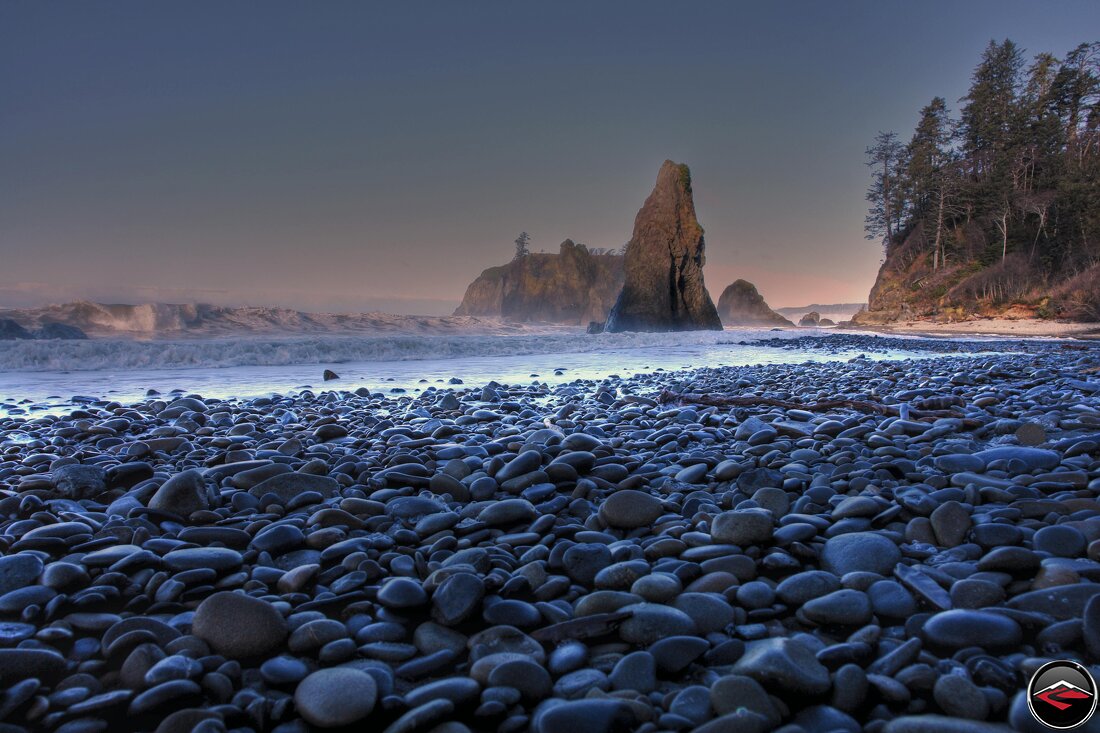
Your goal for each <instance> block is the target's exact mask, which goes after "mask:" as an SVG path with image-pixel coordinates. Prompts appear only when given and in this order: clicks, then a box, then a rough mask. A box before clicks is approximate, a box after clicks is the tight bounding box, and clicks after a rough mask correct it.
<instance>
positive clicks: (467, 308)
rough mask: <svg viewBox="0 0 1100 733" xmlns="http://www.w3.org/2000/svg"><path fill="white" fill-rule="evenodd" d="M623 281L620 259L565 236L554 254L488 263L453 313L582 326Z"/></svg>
mask: <svg viewBox="0 0 1100 733" xmlns="http://www.w3.org/2000/svg"><path fill="white" fill-rule="evenodd" d="M622 284H623V258H622V257H621V256H619V255H611V254H605V255H594V254H592V253H591V252H589V251H588V248H587V247H585V246H584V245H577V244H574V243H573V241H572V240H569V239H567V240H565V241H564V242H562V244H561V248H560V250H559V251H558V253H557V254H539V253H532V254H529V255H527V256H525V257H520V258H517V259H515V260H512V261H511V262H509V263H508V264H507V265H501V266H499V267H490V268H489V269H488V270H485V271H484V272H482V273H481V275H480V276H478V278H477V279H476V280H474V281H473V282H472V283H470V286H469V287H468V288H466V294H465V296H463V298H462V304H461V305H459V306H458V309H457V310H455V315H456V316H483V317H490V318H504V319H506V320H509V321H547V322H552V323H570V324H573V323H575V324H579V325H585V324H588V323H589V322H590V321H603V320H604V319H605V318H607V313H608V311H610V310H611V306H612V304H613V303H614V302H615V297H616V295H618V293H619V290H620V288H621V287H622Z"/></svg>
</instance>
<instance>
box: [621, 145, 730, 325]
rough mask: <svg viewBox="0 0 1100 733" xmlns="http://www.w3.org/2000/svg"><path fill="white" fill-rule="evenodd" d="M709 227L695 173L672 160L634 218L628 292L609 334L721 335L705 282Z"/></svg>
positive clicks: (627, 263) (627, 262)
mask: <svg viewBox="0 0 1100 733" xmlns="http://www.w3.org/2000/svg"><path fill="white" fill-rule="evenodd" d="M704 249H705V244H704V242H703V228H702V227H701V226H700V225H699V221H698V220H697V219H696V218H695V202H694V200H693V199H692V194H691V172H690V171H689V170H688V167H687V166H686V165H678V164H676V163H673V162H672V161H671V160H666V161H665V162H664V164H663V165H662V166H661V170H660V172H659V173H658V174H657V184H656V186H654V188H653V193H651V194H650V195H649V198H647V199H646V201H645V204H644V205H643V206H642V208H641V210H640V211H639V212H638V216H637V217H636V218H635V219H634V235H633V236H632V237H631V239H630V243H629V244H627V248H626V256H625V263H624V267H625V270H626V276H625V279H624V282H623V289H622V292H621V293H619V297H618V299H617V300H616V301H615V307H614V308H612V310H611V315H610V316H609V317H608V319H607V330H608V331H694V330H704V329H710V330H721V329H722V321H721V320H720V319H719V318H718V311H717V310H715V308H714V302H713V301H711V299H710V295H709V294H708V293H707V289H706V286H705V285H704V283H703V265H704V263H705V262H706V256H705V254H704Z"/></svg>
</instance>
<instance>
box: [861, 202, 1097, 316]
mask: <svg viewBox="0 0 1100 733" xmlns="http://www.w3.org/2000/svg"><path fill="white" fill-rule="evenodd" d="M987 224H988V222H984V221H980V220H975V221H971V222H969V223H965V224H964V223H960V224H958V225H957V226H953V227H952V228H951V229H950V232H949V241H950V242H951V245H952V249H951V251H950V252H951V254H950V256H949V257H947V260H946V263H941V262H936V261H935V258H934V257H933V251H932V250H931V249H930V248H929V246H928V241H930V240H931V238H932V237H931V234H930V231H929V230H930V229H931V227H930V226H929V224H928V222H926V221H923V220H918V221H917V222H916V223H915V225H914V226H913V227H912V229H911V230H910V231H908V232H907V233H906V235H905V237H904V239H902V240H900V241H899V242H897V243H895V244H893V245H892V246H891V247H890V248H889V250H888V252H887V255H886V259H885V260H884V261H883V263H882V266H881V267H880V268H879V272H878V276H877V277H876V278H875V284H874V286H873V287H872V288H871V293H870V296H869V297H868V302H867V310H865V311H861V312H859V313H856V314H855V315H854V316H853V317H852V323H853V324H857V325H858V324H865V325H875V324H883V323H890V322H893V321H897V320H933V321H953V320H964V319H970V318H975V317H1007V318H1036V317H1039V318H1052V317H1060V318H1069V319H1074V320H1096V318H1097V316H1100V308H1098V306H1097V302H1098V298H1097V296H1096V292H1097V284H1098V283H1100V266H1096V265H1094V266H1093V267H1091V268H1086V269H1084V270H1082V271H1080V272H1079V273H1076V274H1074V273H1049V272H1044V271H1043V269H1042V266H1041V263H1040V262H1039V259H1038V257H1037V256H1032V254H1031V253H1030V252H1029V251H1028V250H1027V249H1025V248H1024V247H1020V249H1019V250H1018V251H1016V252H1012V251H1009V252H1008V253H1007V255H1003V254H1002V252H1001V243H1000V242H998V241H997V238H999V236H1000V235H999V234H998V233H996V232H991V231H990V227H989V226H987Z"/></svg>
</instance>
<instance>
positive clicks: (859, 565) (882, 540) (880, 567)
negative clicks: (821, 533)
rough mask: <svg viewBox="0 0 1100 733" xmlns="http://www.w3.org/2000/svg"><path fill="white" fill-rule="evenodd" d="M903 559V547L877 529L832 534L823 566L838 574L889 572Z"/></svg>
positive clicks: (884, 573)
mask: <svg viewBox="0 0 1100 733" xmlns="http://www.w3.org/2000/svg"><path fill="white" fill-rule="evenodd" d="M900 560H901V550H899V549H898V546H897V545H895V544H894V543H893V542H891V541H890V540H889V539H887V538H886V537H883V536H882V535H880V534H875V533H874V532H850V533H848V534H842V535H837V536H836V537H830V538H829V539H828V540H826V541H825V549H824V550H822V553H821V566H822V568H824V569H825V570H828V571H829V572H831V573H835V574H836V575H839V576H844V575H847V574H848V573H855V572H867V573H878V574H879V575H889V574H890V572H891V571H892V570H893V569H894V566H895V565H897V564H898V562H899V561H900Z"/></svg>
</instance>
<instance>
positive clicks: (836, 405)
mask: <svg viewBox="0 0 1100 733" xmlns="http://www.w3.org/2000/svg"><path fill="white" fill-rule="evenodd" d="M657 400H658V402H660V403H661V404H667V403H670V402H680V403H689V404H693V405H708V406H711V407H780V408H783V409H784V410H805V411H806V412H828V411H829V410H841V409H849V410H856V411H858V412H869V413H871V414H874V415H886V416H893V417H897V416H899V415H900V414H901V409H900V406H898V405H884V404H882V403H881V402H869V401H867V400H849V399H842V400H825V401H823V402H790V401H789V400H777V399H774V398H772V397H757V396H752V397H728V396H725V395H709V394H699V393H695V392H673V391H672V390H668V389H666V390H664V391H662V392H661V395H660V397H658V398H657ZM909 416H910V417H912V418H914V419H917V420H919V419H921V418H932V419H936V418H940V417H960V415H959V413H958V412H955V411H954V410H918V409H915V408H912V407H911V408H910V409H909Z"/></svg>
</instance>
